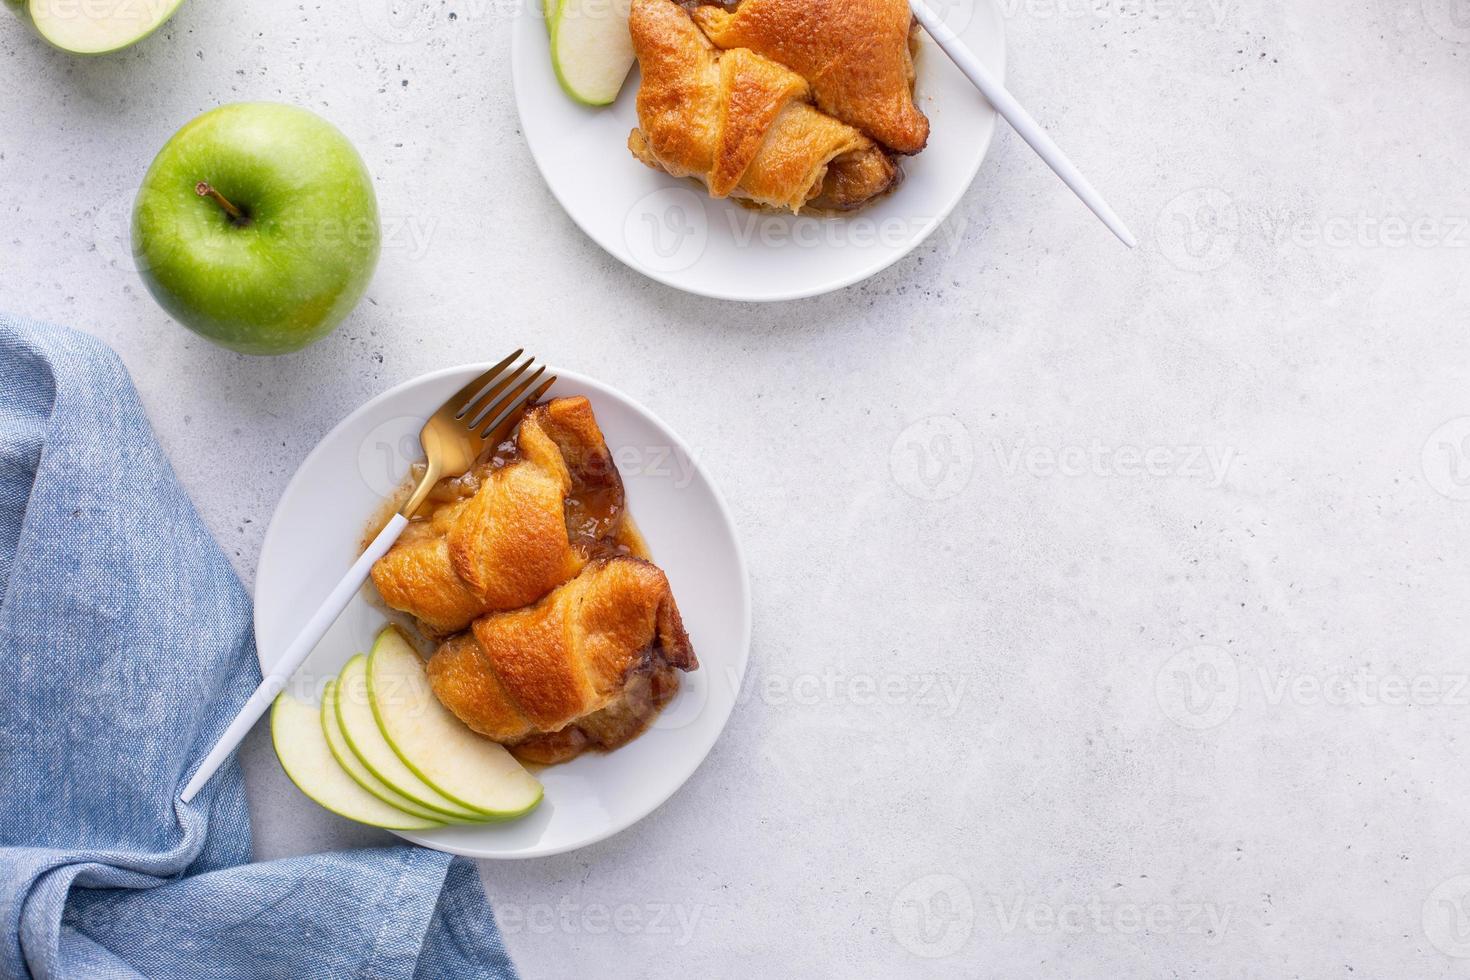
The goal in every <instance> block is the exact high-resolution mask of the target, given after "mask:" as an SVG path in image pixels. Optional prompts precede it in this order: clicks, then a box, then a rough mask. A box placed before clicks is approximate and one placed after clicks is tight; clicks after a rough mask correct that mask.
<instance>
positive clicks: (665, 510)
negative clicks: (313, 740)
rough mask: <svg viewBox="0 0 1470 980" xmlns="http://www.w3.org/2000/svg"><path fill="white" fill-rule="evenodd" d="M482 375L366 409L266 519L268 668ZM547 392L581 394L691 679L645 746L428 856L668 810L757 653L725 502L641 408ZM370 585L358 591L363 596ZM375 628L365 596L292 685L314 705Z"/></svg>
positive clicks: (263, 617)
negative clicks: (687, 658)
mask: <svg viewBox="0 0 1470 980" xmlns="http://www.w3.org/2000/svg"><path fill="white" fill-rule="evenodd" d="M489 366H490V365H488V364H480V365H466V366H464V367H457V368H451V369H449V370H445V371H439V372H436V373H434V374H427V375H424V376H423V377H420V378H416V379H414V380H413V381H409V382H407V383H405V384H402V385H399V386H398V387H397V388H394V389H393V390H391V391H388V392H386V393H384V394H382V395H379V396H378V397H377V398H374V399H373V400H372V401H370V402H368V403H367V404H366V405H363V406H362V407H361V408H359V409H358V410H357V411H355V412H353V413H352V414H351V415H349V416H348V417H347V418H346V419H344V420H343V421H342V422H341V423H339V424H338V425H337V427H336V428H334V429H332V431H331V432H329V433H327V435H326V437H325V438H323V439H322V441H321V443H320V444H319V445H318V446H317V447H316V448H315V449H314V450H312V452H311V454H310V455H309V456H307V457H306V460H305V462H303V463H302V464H301V468H300V469H298V470H297V471H296V475H295V476H294V477H292V478H291V482H290V483H289V484H288V485H287V486H286V492H285V493H284V494H283V495H282V497H281V502H280V504H279V505H277V507H276V513H275V516H274V517H272V518H271V524H270V528H269V530H268V531H267V532H266V536H265V542H264V544H263V546H262V548H261V553H260V567H259V571H258V573H257V581H256V586H255V638H256V643H257V645H258V648H259V654H260V665H261V669H262V670H268V669H269V668H270V666H271V664H273V663H274V662H275V661H276V660H277V659H278V658H279V657H280V655H281V652H282V651H284V650H285V649H286V647H287V645H288V644H289V643H290V642H291V638H292V637H293V636H294V635H295V634H296V632H297V630H298V629H299V628H300V626H301V624H303V623H304V622H306V620H307V618H308V617H309V616H310V614H311V612H312V610H313V609H314V608H315V607H316V605H317V604H318V603H319V601H320V599H321V597H323V596H324V595H326V593H327V592H328V591H329V590H330V589H331V587H332V585H333V584H334V583H335V582H336V581H337V580H338V579H339V578H340V576H341V574H342V572H343V571H345V570H346V569H347V567H348V566H349V565H351V564H352V562H353V560H354V559H355V558H356V557H357V555H358V553H359V551H360V546H361V539H362V535H363V530H364V528H365V527H366V525H367V523H368V522H369V520H370V519H371V518H372V516H373V514H374V513H375V512H376V511H377V510H378V508H379V507H381V505H382V501H383V499H384V498H385V497H386V496H388V495H389V494H391V492H392V491H393V489H394V488H395V487H397V486H398V485H399V484H400V483H401V482H402V480H403V479H404V477H405V476H406V474H407V473H408V469H409V466H410V464H411V463H412V462H413V461H414V460H415V459H418V458H420V453H419V449H418V431H419V429H420V428H422V427H423V423H424V419H425V418H427V417H428V415H429V414H430V413H431V412H432V411H433V410H434V409H435V408H437V407H438V406H439V405H440V404H442V403H443V401H444V400H445V399H446V398H448V397H449V396H450V395H452V394H453V393H454V392H455V391H457V390H459V388H460V387H462V386H463V385H465V384H467V383H468V382H469V381H470V380H471V379H472V378H474V377H475V376H476V375H477V374H480V373H481V372H483V371H484V370H486V369H487V368H488V367H489ZM555 373H556V374H557V375H558V377H559V378H560V380H559V381H558V382H557V383H556V385H555V387H553V388H552V389H551V392H550V395H551V396H557V395H586V396H587V397H588V398H589V399H591V401H592V407H593V410H594V411H595V412H596V413H597V421H598V422H599V423H600V424H601V426H602V431H603V434H604V435H605V436H606V438H607V444H608V447H609V448H610V449H611V450H612V452H613V458H614V460H615V461H616V462H617V465H618V468H619V470H620V471H621V473H622V476H623V482H624V484H625V486H626V488H627V494H628V504H629V507H630V509H631V512H632V514H633V517H634V519H635V520H636V521H637V522H638V526H639V528H640V529H641V530H642V532H643V534H644V537H645V538H647V540H648V545H649V549H650V550H651V552H652V553H653V559H654V561H655V562H656V563H657V564H658V565H659V566H660V567H661V568H663V570H664V571H665V572H666V573H667V574H668V576H669V581H670V582H671V583H672V585H673V588H674V596H675V598H676V599H677V600H678V603H679V610H680V612H681V613H682V614H683V617H684V624H685V626H686V627H687V628H688V630H689V635H690V637H691V639H692V640H693V641H694V649H695V652H696V653H697V654H698V656H699V661H700V668H699V670H697V671H695V672H693V673H690V674H686V675H684V678H683V681H684V682H683V685H682V687H681V689H680V692H679V694H678V696H677V697H676V698H675V699H674V701H673V702H671V703H670V704H669V706H668V707H667V708H665V709H664V712H663V714H662V715H661V716H660V717H659V720H658V722H657V723H656V724H655V725H654V727H653V728H651V729H650V730H649V731H647V732H645V733H644V734H643V735H641V736H640V737H639V738H637V739H635V740H634V741H633V742H630V743H629V744H628V745H625V746H623V747H622V748H620V749H618V750H617V751H615V752H610V753H608V754H606V755H599V754H596V753H588V754H586V755H583V756H582V757H580V758H578V759H576V760H574V761H572V762H570V763H566V764H564V765H560V766H552V767H550V768H548V769H545V770H543V771H542V772H541V773H540V778H541V781H542V783H543V785H544V786H545V787H546V796H545V799H544V800H543V801H542V803H541V805H540V806H539V807H537V808H536V810H535V811H533V812H532V813H531V814H530V815H529V816H527V817H525V818H524V819H522V820H519V821H515V822H513V823H507V824H492V825H487V826H480V827H447V828H445V829H442V830H437V831H432V832H429V833H415V834H403V835H402V836H403V837H406V838H408V839H409V840H412V841H415V842H417V843H420V844H424V845H426V846H428V847H434V848H438V849H439V850H443V851H451V852H453V853H455V854H465V855H469V856H471V857H481V858H516V857H537V856H540V855H545V854H558V853H560V852H562V851H570V850H572V849H574V848H578V847H582V846H584V845H586V844H591V843H593V842H595V841H599V840H602V839H603V838H605V837H608V836H610V835H612V834H615V833H617V832H618V831H620V830H623V829H624V828H626V827H628V826H630V825H632V824H633V823H636V822H637V821H638V820H640V819H642V818H643V817H644V816H646V815H647V814H648V813H650V812H651V811H652V810H653V809H654V808H655V807H657V806H658V805H659V804H660V803H662V802H663V801H664V800H666V799H668V798H669V797H670V796H671V795H672V794H673V793H674V791H675V790H677V789H678V788H679V787H680V786H681V785H683V783H684V781H685V780H686V779H688V778H689V776H690V775H691V774H692V773H693V772H694V770H695V769H696V768H697V767H698V766H699V763H700V762H701V761H703V759H704V757H705V755H706V754H707V753H708V752H709V750H710V748H711V746H713V745H714V743H715V739H717V738H718V737H719V734H720V731H721V729H723V728H724V727H725V720H726V719H727V718H728V717H729V715H730V710H731V709H732V708H733V707H734V704H735V696H736V693H737V692H738V691H739V690H740V683H741V680H742V678H743V677H744V675H745V662H746V657H747V655H748V653H749V649H750V589H749V583H748V581H747V578H746V572H745V560H744V557H743V556H742V555H741V552H740V545H739V542H738V541H737V539H736V536H735V530H734V527H733V526H732V524H731V521H730V515H729V513H728V511H727V510H726V508H725V504H724V501H723V500H722V499H721V498H720V495H719V492H718V491H717V490H715V488H714V486H713V484H711V483H710V481H709V478H708V477H707V476H706V474H705V473H704V471H703V470H702V469H701V468H700V466H699V463H698V461H697V459H696V458H695V456H694V454H693V453H691V452H689V450H688V448H687V447H685V445H684V444H683V443H682V442H681V441H680V440H679V437H678V436H676V435H674V433H673V432H671V431H670V430H669V428H668V426H666V425H664V424H663V423H662V422H660V421H659V420H658V419H657V418H655V417H654V416H653V415H652V414H650V413H649V412H648V411H647V410H646V409H644V408H642V407H641V406H639V405H638V404H637V403H635V402H634V401H632V400H631V399H629V398H628V397H627V396H626V395H623V394H621V393H619V392H617V391H614V390H613V389H611V388H609V387H607V386H605V385H602V384H599V383H597V382H595V381H592V380H591V379H590V378H585V377H581V376H579V375H576V374H573V373H571V372H568V371H560V370H558V371H556V372H555ZM369 589H371V585H369V586H367V587H365V591H366V590H369ZM384 622H385V620H384V617H383V614H382V612H381V611H380V610H379V609H376V608H374V607H373V606H372V605H371V604H370V603H369V602H368V601H367V599H366V597H365V596H358V597H357V598H356V599H354V600H353V602H352V604H351V605H350V606H348V607H347V611H346V612H344V613H343V614H342V617H341V618H340V619H339V620H337V623H336V624H335V625H334V626H333V627H332V629H331V631H330V632H328V633H327V635H326V637H325V638H324V639H323V640H322V642H321V643H320V644H319V645H318V646H317V648H316V650H315V651H313V652H312V655H311V657H310V658H309V659H308V660H307V662H306V663H305V664H303V665H302V668H301V670H300V671H299V672H298V673H297V675H296V677H295V678H294V679H293V681H292V684H291V687H290V690H292V691H293V692H295V693H296V694H297V695H298V696H301V697H305V698H312V697H317V698H318V703H319V695H320V691H321V687H322V684H323V683H324V682H325V681H326V679H328V678H330V677H333V676H335V675H336V673H337V671H338V670H340V669H341V667H342V665H343V664H344V663H346V662H347V660H348V659H349V658H351V657H352V656H353V655H354V654H357V653H362V652H365V651H367V649H368V648H369V646H370V645H371V643H372V640H373V637H374V636H376V635H377V633H378V631H379V630H380V629H382V627H383V625H384Z"/></svg>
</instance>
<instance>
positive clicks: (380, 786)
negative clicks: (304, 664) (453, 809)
mask: <svg viewBox="0 0 1470 980" xmlns="http://www.w3.org/2000/svg"><path fill="white" fill-rule="evenodd" d="M321 714H322V731H323V732H325V733H326V736H327V748H329V749H331V751H332V758H334V759H336V760H337V764H338V765H339V766H341V767H342V768H343V769H345V770H346V771H347V775H349V776H351V777H352V780H353V782H355V783H357V785H359V786H361V787H362V788H363V789H365V790H367V791H368V792H369V793H371V794H373V795H374V796H376V797H377V798H378V799H380V800H382V801H383V802H384V803H387V804H388V805H389V806H392V807H396V808H398V809H399V810H402V811H403V812H404V813H411V814H413V815H414V816H416V817H425V818H427V819H429V820H438V821H442V822H445V823H461V822H465V823H467V822H468V821H460V820H459V819H458V818H457V817H451V816H448V815H447V814H444V813H441V812H440V811H438V810H431V809H429V808H428V807H426V806H420V805H419V804H417V803H415V802H414V801H413V800H411V799H409V798H408V797H406V796H404V795H403V794H402V793H400V792H398V791H397V790H396V789H394V788H393V787H392V786H389V785H388V784H387V783H385V782H383V781H382V780H381V779H379V778H378V777H377V776H374V775H373V773H372V770H370V769H368V767H367V766H365V765H363V763H362V760H361V759H359V758H358V757H357V756H356V755H354V754H353V752H352V747H351V746H349V745H348V744H347V737H346V736H345V735H343V734H342V723H341V722H339V721H338V720H337V682H336V681H327V688H326V691H325V692H324V693H323V694H322V712H321Z"/></svg>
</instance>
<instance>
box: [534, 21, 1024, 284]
mask: <svg viewBox="0 0 1470 980" xmlns="http://www.w3.org/2000/svg"><path fill="white" fill-rule="evenodd" d="M974 2H975V4H976V6H979V5H981V4H984V5H985V6H986V7H987V8H989V9H990V11H991V13H992V14H993V16H994V21H995V24H996V25H997V35H998V39H999V42H1000V58H999V61H998V63H997V64H995V65H987V67H989V68H990V69H991V72H992V74H994V76H995V79H996V81H998V82H1000V83H1002V84H1004V83H1005V77H1006V61H1007V57H1006V55H1007V49H1006V22H1005V14H1004V13H1003V12H1002V11H1001V10H1000V8H999V7H998V6H997V5H996V0H974ZM519 6H520V8H521V9H520V11H519V13H518V14H517V16H516V17H515V19H514V26H513V27H512V29H511V32H510V85H511V94H512V97H513V99H514V100H515V104H516V121H517V122H518V123H519V124H520V127H521V134H522V137H523V140H522V141H523V142H524V143H525V145H526V148H527V149H528V150H529V151H530V153H531V161H532V162H533V163H534V164H535V165H536V172H537V173H538V174H540V176H541V182H542V183H543V184H545V185H546V187H547V189H548V190H550V191H551V196H552V197H553V198H555V200H556V203H557V204H558V205H559V206H560V207H561V209H562V212H563V213H564V214H565V215H566V216H567V217H568V218H570V219H571V221H572V224H574V225H576V226H577V229H578V230H579V231H581V232H582V234H583V235H586V236H587V238H588V239H589V240H591V241H592V243H593V244H594V245H596V246H597V247H598V248H600V249H602V250H603V251H604V252H606V253H607V254H608V255H610V256H612V257H613V258H614V259H617V260H618V261H619V262H621V263H622V264H623V265H625V266H627V267H628V268H629V269H632V270H633V271H634V272H636V273H638V274H639V275H642V276H644V277H645V278H648V279H652V280H653V281H654V282H657V283H661V284H662V285H665V286H668V287H670V288H671V289H677V290H679V291H680V292H683V293H688V294H689V295H691V296H703V297H705V298H706V299H715V300H721V301H723V302H727V303H786V302H791V301H792V300H799V299H811V298H813V297H816V296H825V295H827V294H828V293H835V292H837V291H839V290H842V289H847V288H848V287H850V286H856V285H857V284H859V283H861V282H866V281H867V280H869V279H871V278H873V277H874V276H876V275H878V274H879V273H880V272H883V271H885V270H886V269H888V268H889V267H891V266H893V265H895V264H896V263H898V262H899V261H900V260H901V259H904V258H907V257H908V256H909V255H910V254H911V253H912V252H913V251H914V249H916V248H918V247H919V246H920V245H922V244H924V242H926V241H928V240H929V236H930V235H932V234H934V230H935V229H936V228H938V227H939V226H940V224H942V223H943V222H944V221H945V219H947V218H948V217H949V216H950V215H951V214H953V213H954V209H955V208H956V207H958V206H959V203H960V201H961V200H963V199H964V197H965V195H966V194H968V193H969V192H970V188H972V187H974V186H975V178H976V177H978V176H979V175H980V168H981V167H983V166H984V165H985V161H986V159H988V158H989V156H990V149H991V147H992V146H993V145H994V144H995V133H996V130H997V129H999V128H1000V125H999V119H1000V115H999V113H997V112H996V111H995V107H994V106H990V127H989V132H987V133H986V135H985V139H984V141H983V145H982V146H981V148H980V154H979V155H978V156H977V157H976V158H975V165H974V167H973V168H972V169H971V170H970V173H969V176H968V177H966V178H965V180H964V182H963V184H960V185H958V186H957V188H956V190H955V193H954V194H953V195H952V196H951V197H950V199H949V200H948V201H947V202H946V203H945V205H944V206H943V207H942V208H939V209H938V212H939V213H938V214H936V215H932V216H931V217H930V219H929V220H928V221H927V222H925V224H924V226H923V227H922V228H920V229H919V231H918V233H917V234H915V235H914V236H913V238H912V239H911V240H910V241H909V242H908V243H907V244H906V245H905V246H904V247H902V248H900V249H897V250H895V251H894V252H893V253H892V254H891V255H889V256H887V257H885V258H884V259H883V260H882V261H880V262H879V263H878V264H876V265H874V266H872V267H870V268H866V269H864V270H862V271H859V272H854V273H850V274H848V275H846V276H843V277H840V278H839V279H835V280H833V281H831V282H826V283H823V284H821V285H817V286H812V287H806V288H795V289H790V290H786V291H785V292H780V293H768V294H761V295H759V296H743V295H739V294H735V293H730V292H726V291H722V290H718V289H709V288H699V287H694V286H690V285H688V284H686V283H681V282H679V281H677V278H676V277H677V273H667V272H660V271H657V270H654V269H647V268H644V267H643V266H640V265H638V264H636V262H635V261H634V260H633V257H632V256H631V255H629V256H624V255H622V254H620V253H619V252H617V251H615V250H614V249H612V248H610V247H608V245H606V244H605V243H604V242H603V241H602V239H600V238H599V237H598V236H597V235H595V234H593V233H592V231H591V229H589V228H588V227H587V225H586V224H584V223H583V221H582V218H581V217H580V216H579V215H578V214H577V213H576V212H575V211H573V210H572V209H571V208H570V207H568V206H567V202H566V200H565V199H564V198H563V196H562V194H561V191H560V190H558V189H557V187H556V185H555V184H554V183H553V182H552V181H551V179H550V178H549V177H548V176H547V175H546V166H545V164H544V163H543V162H542V159H541V155H540V154H539V153H538V152H537V150H536V144H535V142H534V141H532V140H531V138H530V135H529V134H530V129H529V128H528V127H527V125H526V106H525V105H524V104H523V101H522V96H521V86H520V84H519V81H518V79H519V78H520V61H521V58H522V56H523V55H522V48H523V47H524V44H523V42H522V40H521V35H522V30H521V25H520V21H521V20H522V19H529V18H537V19H540V20H542V21H544V20H545V17H544V15H543V14H542V13H541V8H540V6H539V5H538V4H534V3H522V4H520V5H519ZM960 36H961V39H964V34H963V33H961V35H960ZM929 43H930V44H931V45H932V46H933V52H932V53H933V54H934V55H935V56H938V57H947V55H945V54H944V52H943V50H941V49H940V48H939V46H938V45H937V44H934V43H933V40H932V39H929ZM637 67H638V66H637V63H636V62H635V63H634V65H633V69H631V70H630V75H631V73H632V71H636V70H637ZM977 94H978V93H977ZM981 98H982V99H983V98H984V96H981ZM986 104H987V105H989V103H988V102H987V103H986ZM608 108H610V107H608ZM671 186H683V184H682V183H680V184H676V185H671ZM901 192H902V188H900V189H899V193H901ZM822 220H842V219H841V216H836V217H827V218H823V219H822Z"/></svg>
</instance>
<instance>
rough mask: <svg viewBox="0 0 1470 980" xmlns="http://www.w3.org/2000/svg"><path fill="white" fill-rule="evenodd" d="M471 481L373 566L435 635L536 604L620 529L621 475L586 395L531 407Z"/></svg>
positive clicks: (386, 589)
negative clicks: (506, 442) (513, 435)
mask: <svg viewBox="0 0 1470 980" xmlns="http://www.w3.org/2000/svg"><path fill="white" fill-rule="evenodd" d="M466 479H468V480H469V481H470V482H469V484H463V483H462V484H460V488H461V489H471V488H472V489H473V493H472V495H470V496H467V497H453V496H451V499H449V500H441V501H439V502H438V503H437V505H436V506H435V508H434V510H433V511H432V512H431V513H430V514H429V515H428V516H427V517H426V518H421V519H416V520H414V521H412V522H411V523H410V524H409V525H408V527H407V528H405V529H404V531H403V535H402V536H401V537H400V538H399V539H398V542H397V543H396V544H395V545H394V546H393V547H392V548H391V549H390V550H389V551H388V553H387V554H386V555H384V556H383V557H382V558H380V559H378V561H377V562H376V563H375V564H374V565H373V570H372V578H373V584H374V585H375V586H377V589H378V594H379V595H381V596H382V598H383V601H384V602H385V603H387V604H388V605H389V606H390V607H392V608H394V609H398V610H401V611H403V612H406V613H408V614H409V615H411V616H413V617H415V618H416V619H418V621H419V623H420V625H421V626H422V627H423V629H424V630H425V631H426V632H428V633H430V634H434V635H441V636H442V635H444V634H447V633H453V632H457V631H459V630H462V629H464V628H465V627H466V626H468V625H469V623H470V621H471V620H473V619H474V618H475V617H477V616H480V615H482V614H484V613H486V612H489V611H492V610H497V609H515V608H518V607H520V606H524V605H528V604H529V603H532V602H535V601H536V600H537V599H540V598H541V597H542V596H544V595H546V593H548V592H550V591H551V590H552V589H554V588H556V586H558V585H560V584H561V583H563V582H565V581H567V580H568V579H570V578H572V577H573V576H574V575H576V574H577V573H578V572H579V571H581V569H582V567H583V566H584V565H585V564H586V563H587V560H588V557H589V556H590V555H591V554H594V553H597V552H599V551H603V550H607V549H608V548H609V547H613V546H614V545H613V543H612V542H613V541H614V539H616V538H617V536H618V533H619V531H620V530H621V526H622V522H623V516H624V514H623V512H624V501H623V484H622V479H621V478H620V477H619V476H618V471H617V467H616V466H614V465H613V460H612V456H611V454H610V453H609V452H608V449H607V444H606V442H604V440H603V437H602V431H601V430H600V429H599V428H598V426H597V420H596V418H595V417H594V416H593V414H592V406H591V404H590V403H588V401H587V399H585V398H557V399H554V400H552V401H550V402H547V403H546V404H543V405H538V406H536V407H534V408H532V409H531V410H530V411H529V412H527V413H526V416H525V418H524V419H523V420H522V421H521V424H520V428H519V430H518V432H517V436H516V439H515V442H514V443H513V444H509V445H506V446H502V447H500V451H498V452H497V454H496V456H495V457H494V458H493V459H491V460H489V461H488V462H486V463H485V464H483V465H481V466H479V467H477V468H476V469H475V470H472V471H471V473H470V474H469V475H468V477H467V478H466ZM476 482H477V485H476Z"/></svg>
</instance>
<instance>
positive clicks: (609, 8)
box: [547, 0, 634, 106]
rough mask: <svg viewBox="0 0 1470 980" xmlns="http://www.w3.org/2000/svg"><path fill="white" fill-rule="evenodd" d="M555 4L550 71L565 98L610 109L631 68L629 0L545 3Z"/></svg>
mask: <svg viewBox="0 0 1470 980" xmlns="http://www.w3.org/2000/svg"><path fill="white" fill-rule="evenodd" d="M547 2H548V3H551V4H555V7H554V9H555V11H556V13H555V15H554V16H553V18H552V20H551V22H550V24H549V27H550V29H551V66H552V67H553V68H554V69H555V70H556V78H557V81H559V82H561V87H562V88H563V89H565V90H566V93H567V94H568V95H570V96H571V97H572V98H574V99H576V100H577V101H578V102H581V103H584V104H586V105H594V106H596V105H611V104H612V103H613V101H614V100H615V99H617V97H618V92H619V91H621V90H622V87H623V80H624V79H626V78H627V77H628V72H629V71H630V70H631V69H632V68H633V61H634V56H633V38H632V37H631V36H630V35H629V34H628V7H629V0H547Z"/></svg>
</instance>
